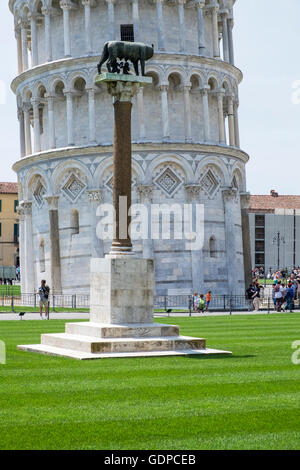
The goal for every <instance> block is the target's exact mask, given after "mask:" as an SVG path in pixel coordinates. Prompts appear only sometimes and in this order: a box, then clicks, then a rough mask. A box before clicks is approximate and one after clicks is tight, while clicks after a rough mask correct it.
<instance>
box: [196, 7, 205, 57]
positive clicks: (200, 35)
mask: <svg viewBox="0 0 300 470" xmlns="http://www.w3.org/2000/svg"><path fill="white" fill-rule="evenodd" d="M196 7H197V16H198V50H199V55H200V56H205V55H206V49H205V38H204V18H203V8H204V7H205V0H197V4H196Z"/></svg>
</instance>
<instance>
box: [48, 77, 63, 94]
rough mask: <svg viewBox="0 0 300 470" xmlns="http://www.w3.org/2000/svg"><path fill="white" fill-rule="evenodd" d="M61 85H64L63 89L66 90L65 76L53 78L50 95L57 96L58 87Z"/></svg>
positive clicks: (50, 82) (50, 83) (50, 84)
mask: <svg viewBox="0 0 300 470" xmlns="http://www.w3.org/2000/svg"><path fill="white" fill-rule="evenodd" d="M61 84H63V89H66V80H65V77H64V76H63V75H55V76H54V77H51V80H50V81H49V92H50V95H55V94H56V88H57V85H61Z"/></svg>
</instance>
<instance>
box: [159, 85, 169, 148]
mask: <svg viewBox="0 0 300 470" xmlns="http://www.w3.org/2000/svg"><path fill="white" fill-rule="evenodd" d="M168 89H169V86H168V85H161V86H160V91H161V114H162V129H163V139H169V137H170V132H169V105H168Z"/></svg>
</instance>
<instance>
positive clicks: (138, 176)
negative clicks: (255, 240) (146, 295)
mask: <svg viewBox="0 0 300 470" xmlns="http://www.w3.org/2000/svg"><path fill="white" fill-rule="evenodd" d="M234 3H235V1H234V0H219V1H217V0H205V1H204V0H73V1H71V0H64V1H59V0H10V2H9V5H10V9H11V11H12V13H13V15H14V19H15V32H16V40H17V46H18V67H19V75H18V76H17V77H16V78H15V80H14V81H13V83H12V90H13V91H14V93H15V94H16V97H17V106H18V118H19V126H20V152H21V159H20V160H19V161H18V162H17V163H16V164H15V165H14V169H15V171H16V172H17V174H18V181H19V192H20V200H22V203H21V204H20V214H21V234H20V238H21V264H22V266H23V267H24V269H23V271H24V272H25V273H26V275H25V276H24V280H23V286H22V288H23V291H24V292H25V291H27V292H31V291H33V290H34V289H35V287H36V286H37V284H38V282H39V280H40V279H41V278H47V279H48V280H49V282H50V280H51V283H52V288H53V289H54V290H55V291H57V292H63V293H71V292H74V289H75V290H76V292H87V291H88V289H89V261H90V258H91V256H92V257H101V256H103V255H104V254H105V253H106V252H107V251H108V250H109V247H110V242H109V241H105V242H102V241H101V240H99V239H98V238H97V236H96V225H97V223H98V221H99V219H97V217H96V215H95V214H96V208H97V205H99V203H100V202H104V203H106V202H110V201H111V200H112V187H111V185H112V164H113V163H112V143H113V125H112V123H113V107H112V102H111V97H110V96H109V95H108V93H107V91H106V89H105V87H103V88H102V89H101V88H98V87H97V88H95V86H94V79H95V77H96V74H97V69H96V64H97V62H98V61H99V56H100V54H101V52H102V48H103V44H104V43H105V42H106V41H107V40H114V39H116V40H120V39H122V40H130V41H132V40H135V41H142V42H144V43H148V44H154V48H155V55H154V57H153V59H152V60H151V61H149V62H148V63H147V67H146V70H147V75H149V76H151V77H152V78H153V84H152V86H149V87H145V88H144V89H143V90H141V91H140V93H139V94H138V96H137V97H136V98H135V101H134V105H133V115H132V117H133V126H132V140H133V181H132V183H133V202H143V203H145V204H146V205H148V206H149V205H150V204H155V203H167V204H173V203H180V204H183V203H188V202H195V203H198V204H204V208H205V214H204V218H205V220H204V228H205V239H204V247H203V250H198V251H196V250H189V249H187V248H186V243H185V241H184V240H174V239H171V240H162V239H160V240H147V241H136V242H135V243H134V249H135V251H136V252H137V253H140V254H141V255H142V256H144V257H154V258H155V260H156V293H157V294H186V293H190V292H191V291H196V292H202V291H203V292H204V291H205V290H207V289H211V290H212V291H213V292H214V293H216V294H225V293H228V292H229V291H230V292H236V293H238V292H244V278H245V274H244V271H245V270H246V271H247V272H248V271H249V269H250V262H248V261H247V256H246V261H245V260H244V253H245V252H247V253H248V254H249V253H250V248H249V249H247V250H245V247H247V246H248V245H249V237H248V235H247V226H248V225H247V217H248V216H247V204H248V194H247V193H246V177H245V164H246V163H247V161H248V159H249V157H248V155H247V154H246V153H245V152H244V151H243V150H241V148H240V139H239V121H238V106H239V98H238V88H239V84H240V82H241V80H242V72H241V71H240V70H239V69H238V68H237V67H236V66H235V64H234V42H233V26H234V17H233V11H234ZM242 220H244V223H242ZM243 227H244V231H243ZM243 232H244V233H243ZM32 261H33V262H32Z"/></svg>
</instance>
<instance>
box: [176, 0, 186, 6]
mask: <svg viewBox="0 0 300 470" xmlns="http://www.w3.org/2000/svg"><path fill="white" fill-rule="evenodd" d="M177 3H178V5H185V4H186V0H177Z"/></svg>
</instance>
